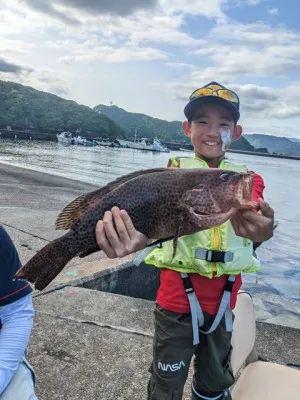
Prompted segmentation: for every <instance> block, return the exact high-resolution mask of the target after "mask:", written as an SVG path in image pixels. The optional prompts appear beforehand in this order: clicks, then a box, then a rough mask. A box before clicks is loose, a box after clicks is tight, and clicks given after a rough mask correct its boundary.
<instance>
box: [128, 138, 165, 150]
mask: <svg viewBox="0 0 300 400" xmlns="http://www.w3.org/2000/svg"><path fill="white" fill-rule="evenodd" d="M128 147H130V148H132V149H138V150H149V151H161V152H163V153H170V150H169V149H168V148H167V147H165V146H164V145H162V144H161V143H160V141H159V140H158V139H154V140H153V143H152V144H147V143H146V139H142V140H141V141H140V142H136V141H134V142H128Z"/></svg>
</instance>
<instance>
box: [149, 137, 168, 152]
mask: <svg viewBox="0 0 300 400" xmlns="http://www.w3.org/2000/svg"><path fill="white" fill-rule="evenodd" d="M150 146H151V149H150V150H152V151H162V152H163V153H170V150H169V149H168V148H167V147H166V146H164V145H163V144H161V143H160V141H159V140H158V139H154V140H153V144H152V145H150Z"/></svg>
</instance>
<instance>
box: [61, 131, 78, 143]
mask: <svg viewBox="0 0 300 400" xmlns="http://www.w3.org/2000/svg"><path fill="white" fill-rule="evenodd" d="M56 138H57V141H58V143H62V144H77V139H76V137H73V134H72V133H71V132H61V133H58V134H57V135H56Z"/></svg>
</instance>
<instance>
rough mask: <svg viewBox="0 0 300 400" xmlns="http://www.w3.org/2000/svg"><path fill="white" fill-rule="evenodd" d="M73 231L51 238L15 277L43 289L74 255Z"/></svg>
mask: <svg viewBox="0 0 300 400" xmlns="http://www.w3.org/2000/svg"><path fill="white" fill-rule="evenodd" d="M72 236H73V232H68V233H67V234H65V235H64V236H61V237H60V238H58V239H56V240H53V241H52V242H51V243H49V244H47V245H46V246H45V247H43V248H42V249H41V250H40V251H39V252H38V253H37V254H36V255H35V256H33V257H32V258H31V259H30V260H29V261H28V263H27V264H25V265H24V266H23V267H22V268H20V269H19V270H18V271H17V273H16V274H15V276H14V278H15V279H25V280H27V281H29V282H31V283H33V284H34V287H35V289H38V290H43V289H45V287H46V286H48V285H49V283H50V282H51V281H52V280H53V279H54V278H55V277H56V276H57V275H58V274H59V273H60V271H61V270H62V269H63V268H64V266H65V265H66V264H67V263H68V262H69V261H70V260H71V259H72V258H73V257H74V256H75V255H76V253H75V252H74V251H72V247H75V246H70V242H72V241H73V240H72Z"/></svg>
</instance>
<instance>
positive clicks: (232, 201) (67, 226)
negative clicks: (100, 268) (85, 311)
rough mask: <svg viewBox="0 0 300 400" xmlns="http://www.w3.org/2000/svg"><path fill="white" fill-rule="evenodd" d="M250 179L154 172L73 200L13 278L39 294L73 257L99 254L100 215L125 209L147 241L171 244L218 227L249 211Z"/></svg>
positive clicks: (206, 172)
mask: <svg viewBox="0 0 300 400" xmlns="http://www.w3.org/2000/svg"><path fill="white" fill-rule="evenodd" d="M251 199H252V175H251V174H242V173H236V172H232V171H227V170H221V169H214V168H210V169H175V168H158V169H150V170H145V171H138V172H135V173H132V174H129V175H126V176H123V177H121V178H119V179H117V180H116V181H114V182H112V183H110V184H108V185H106V186H105V187H103V188H101V189H99V190H96V191H94V192H91V193H88V194H87V195H83V196H80V197H79V198H77V199H75V200H74V201H73V202H71V203H70V204H69V205H67V206H66V207H65V208H64V210H63V211H62V212H61V213H60V215H59V216H58V219H57V221H56V228H57V229H64V230H69V231H68V232H67V233H66V234H65V235H63V236H61V237H60V238H58V239H56V240H54V241H52V242H51V243H49V244H47V245H46V246H45V247H44V248H42V249H41V250H40V251H39V252H38V253H37V254H36V255H35V256H34V257H33V258H32V259H31V260H29V262H28V263H27V264H26V265H24V266H23V267H22V268H21V269H20V270H19V271H18V272H17V273H16V275H15V278H16V279H26V280H28V281H29V282H31V283H34V284H35V288H36V289H38V290H43V289H44V288H45V287H46V286H47V285H48V284H49V283H50V282H51V281H52V280H53V279H54V278H55V277H56V275H58V273H59V272H60V271H61V270H62V269H63V268H64V266H65V265H66V264H67V263H68V262H69V261H70V260H71V259H72V258H74V257H75V256H85V255H88V254H91V253H93V252H95V251H99V250H101V249H100V248H99V247H98V245H97V242H96V237H95V227H96V224H97V221H99V220H100V219H102V218H103V216H104V213H105V211H106V210H110V209H111V208H112V207H113V206H118V207H120V208H121V209H125V210H126V211H127V212H128V214H129V215H130V217H131V219H132V222H133V224H134V226H135V228H136V229H137V230H138V231H140V232H142V233H144V234H145V235H146V236H147V237H148V238H151V239H156V240H160V239H166V238H174V251H176V243H177V238H178V237H180V236H183V235H187V234H191V233H194V232H198V231H200V230H204V229H208V228H211V227H213V226H219V225H220V224H222V223H224V222H225V221H227V220H228V219H230V218H231V217H232V216H233V215H234V213H235V211H236V210H237V209H240V208H254V205H253V202H252V200H251Z"/></svg>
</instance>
